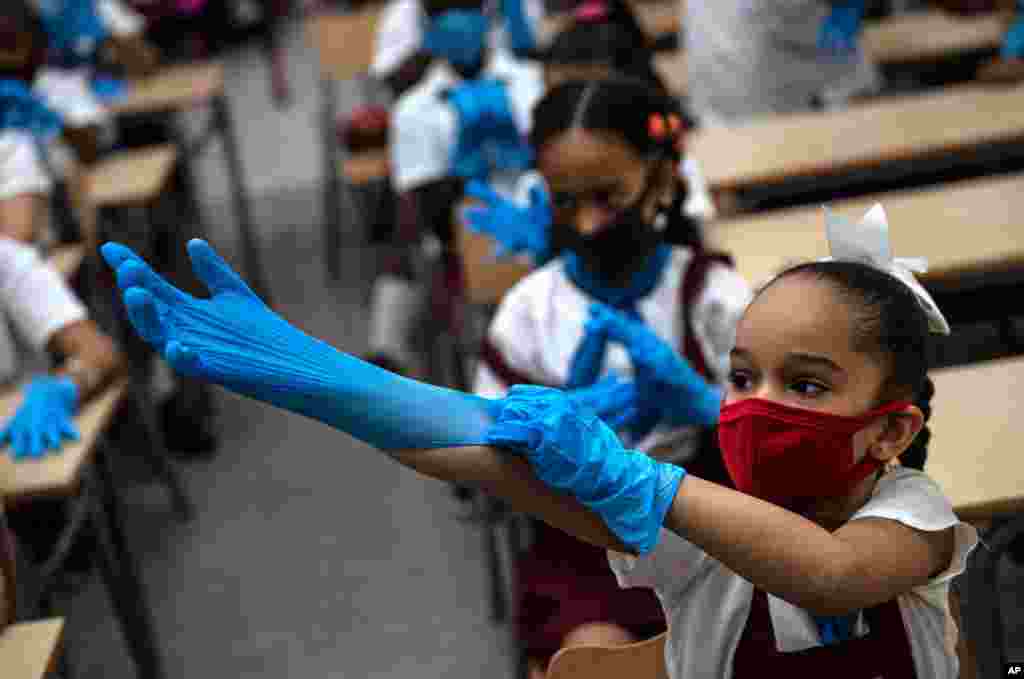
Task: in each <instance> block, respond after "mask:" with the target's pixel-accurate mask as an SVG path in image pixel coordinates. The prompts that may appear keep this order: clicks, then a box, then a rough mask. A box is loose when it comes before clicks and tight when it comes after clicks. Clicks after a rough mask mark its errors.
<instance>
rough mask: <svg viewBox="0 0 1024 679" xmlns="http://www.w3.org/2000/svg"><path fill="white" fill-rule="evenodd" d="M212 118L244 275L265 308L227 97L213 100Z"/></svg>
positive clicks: (264, 289)
mask: <svg viewBox="0 0 1024 679" xmlns="http://www.w3.org/2000/svg"><path fill="white" fill-rule="evenodd" d="M213 115H214V117H215V119H216V125H217V129H219V130H220V136H221V139H222V142H223V145H224V158H225V160H226V161H227V164H228V174H229V175H230V177H231V193H232V196H233V198H234V201H235V217H236V219H237V220H238V230H239V234H238V235H239V237H240V238H241V239H242V257H243V258H244V260H245V272H246V276H247V278H248V279H249V281H248V282H249V285H250V287H252V289H253V292H255V293H256V294H257V295H259V297H260V298H262V299H263V301H264V302H266V303H267V304H268V305H269V304H271V301H270V289H269V288H268V287H267V283H266V280H265V279H264V270H263V265H262V261H261V257H260V249H259V245H258V244H257V242H256V234H255V233H253V223H252V214H251V213H250V212H249V196H248V194H247V193H246V190H245V177H244V176H242V158H241V156H240V155H239V152H238V141H237V140H236V139H235V128H234V126H233V124H232V120H231V111H230V108H229V106H228V98H227V95H226V94H223V93H222V94H220V95H219V96H217V97H214V99H213Z"/></svg>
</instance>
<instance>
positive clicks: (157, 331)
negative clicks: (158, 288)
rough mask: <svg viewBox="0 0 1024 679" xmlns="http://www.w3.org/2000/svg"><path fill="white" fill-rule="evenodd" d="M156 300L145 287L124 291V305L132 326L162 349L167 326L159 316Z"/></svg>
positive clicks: (165, 339) (145, 338)
mask: <svg viewBox="0 0 1024 679" xmlns="http://www.w3.org/2000/svg"><path fill="white" fill-rule="evenodd" d="M156 305H157V302H156V300H155V299H154V298H153V295H152V294H150V292H149V291H148V290H146V289H145V288H137V287H133V288H128V289H127V290H125V292H124V306H125V309H126V310H127V311H128V320H129V321H131V324H132V327H134V328H135V330H136V332H138V333H139V335H141V336H142V339H144V340H146V341H147V342H149V343H150V344H152V345H153V346H155V347H156V348H157V350H160V351H162V350H163V346H164V343H165V342H166V341H167V328H166V327H164V322H163V320H162V319H161V318H160V311H159V309H157V306H156Z"/></svg>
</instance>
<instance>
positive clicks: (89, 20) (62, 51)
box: [39, 0, 110, 65]
mask: <svg viewBox="0 0 1024 679" xmlns="http://www.w3.org/2000/svg"><path fill="white" fill-rule="evenodd" d="M39 15H40V18H41V19H42V21H43V26H44V27H45V29H46V33H47V35H48V36H49V38H50V47H51V49H53V50H54V52H56V53H57V54H58V55H59V57H60V59H61V60H62V61H63V62H64V63H65V64H66V65H77V64H82V63H88V62H91V61H92V60H93V57H94V55H95V53H96V50H97V49H99V46H100V45H101V44H102V43H103V42H104V41H105V40H107V39H108V38H109V37H110V31H109V30H107V27H106V26H105V25H104V23H103V19H102V18H100V15H99V13H98V12H97V10H96V0H43V1H42V2H41V3H40V7H39Z"/></svg>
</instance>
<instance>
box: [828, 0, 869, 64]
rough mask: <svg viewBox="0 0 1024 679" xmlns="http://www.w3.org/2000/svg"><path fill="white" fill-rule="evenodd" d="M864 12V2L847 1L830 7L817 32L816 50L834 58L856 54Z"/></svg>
mask: <svg viewBox="0 0 1024 679" xmlns="http://www.w3.org/2000/svg"><path fill="white" fill-rule="evenodd" d="M864 11H865V2H864V0H849V1H847V2H842V3H836V4H834V5H832V9H831V10H830V11H829V13H828V15H827V16H826V17H825V20H824V21H822V23H821V27H820V28H819V30H818V48H819V49H821V50H824V51H825V52H827V53H829V54H831V55H833V56H836V57H847V56H850V55H852V54H854V53H856V51H857V38H858V36H859V35H860V29H861V24H862V22H863V20H864Z"/></svg>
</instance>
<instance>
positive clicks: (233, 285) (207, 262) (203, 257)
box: [187, 238, 256, 297]
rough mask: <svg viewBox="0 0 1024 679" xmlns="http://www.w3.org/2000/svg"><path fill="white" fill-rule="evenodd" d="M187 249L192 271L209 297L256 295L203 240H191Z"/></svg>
mask: <svg viewBox="0 0 1024 679" xmlns="http://www.w3.org/2000/svg"><path fill="white" fill-rule="evenodd" d="M187 248H188V257H189V259H190V260H192V271H193V272H195V274H196V278H198V279H199V280H201V281H202V282H203V285H205V286H206V289H207V290H209V291H210V294H211V295H217V294H219V293H223V292H235V293H239V294H243V295H246V296H251V297H256V293H254V292H253V291H252V290H250V289H249V286H248V285H246V284H245V281H244V280H242V277H241V276H239V275H238V272H236V271H235V270H234V269H232V268H231V266H230V265H229V264H228V263H227V262H225V261H224V258H223V257H221V256H220V255H219V254H217V252H216V250H214V249H213V248H212V247H210V244H209V243H207V242H206V241H205V240H202V239H200V238H193V239H192V240H190V241H189V242H188V246H187Z"/></svg>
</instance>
